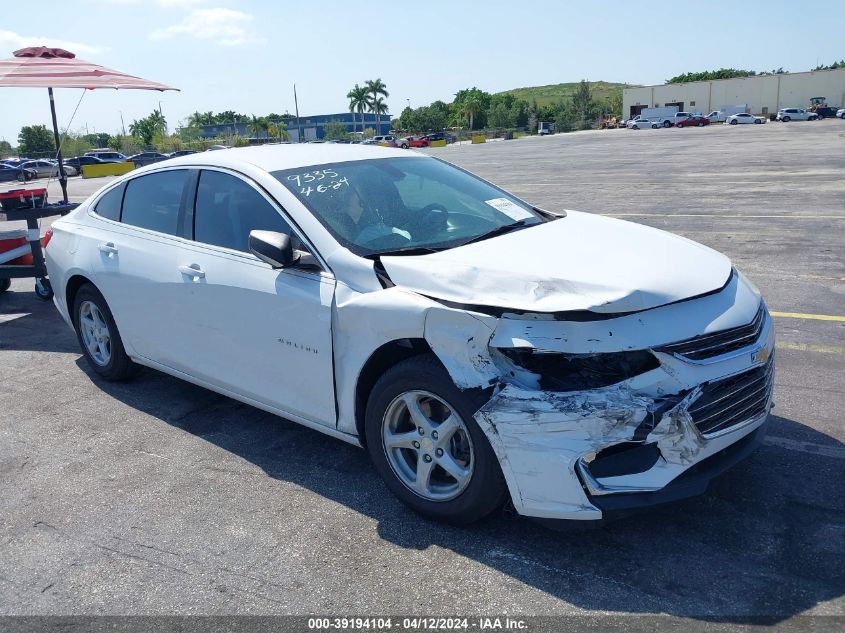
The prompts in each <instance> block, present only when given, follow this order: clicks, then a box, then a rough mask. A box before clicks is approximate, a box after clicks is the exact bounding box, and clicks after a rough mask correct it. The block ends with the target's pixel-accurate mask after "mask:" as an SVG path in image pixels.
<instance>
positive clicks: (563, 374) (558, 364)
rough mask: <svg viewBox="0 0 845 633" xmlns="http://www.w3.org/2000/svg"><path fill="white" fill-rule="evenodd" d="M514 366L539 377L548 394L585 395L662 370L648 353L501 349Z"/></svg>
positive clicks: (542, 387)
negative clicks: (652, 371) (583, 352)
mask: <svg viewBox="0 0 845 633" xmlns="http://www.w3.org/2000/svg"><path fill="white" fill-rule="evenodd" d="M498 351H499V352H501V353H502V354H503V355H504V356H505V357H507V358H508V359H509V360H510V361H511V362H512V363H514V364H515V365H517V366H518V367H521V368H522V369H525V370H527V371H530V372H531V373H533V374H537V376H538V377H539V383H540V388H541V389H544V390H546V391H582V390H587V389H598V388H599V387H607V386H609V385H614V384H616V383H618V382H622V381H623V380H627V379H628V378H633V377H634V376H639V375H640V374H643V373H645V372H647V371H651V370H652V369H657V368H658V367H660V362H659V361H658V360H657V358H656V357H655V356H654V354H652V353H651V352H649V351H648V350H636V351H631V352H613V353H606V354H565V353H562V352H546V351H543V350H535V349H525V348H522V349H517V348H498Z"/></svg>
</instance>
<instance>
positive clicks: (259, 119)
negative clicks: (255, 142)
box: [249, 114, 270, 136]
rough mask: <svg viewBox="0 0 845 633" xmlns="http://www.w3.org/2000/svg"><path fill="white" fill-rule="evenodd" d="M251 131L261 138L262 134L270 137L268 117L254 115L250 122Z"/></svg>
mask: <svg viewBox="0 0 845 633" xmlns="http://www.w3.org/2000/svg"><path fill="white" fill-rule="evenodd" d="M249 130H250V132H252V134H254V135H255V136H260V135H261V133H262V132H264V133H265V134H266V135H267V136H270V121H269V120H268V119H267V117H263V116H255V115H254V114H253V115H252V118H251V119H250V121H249Z"/></svg>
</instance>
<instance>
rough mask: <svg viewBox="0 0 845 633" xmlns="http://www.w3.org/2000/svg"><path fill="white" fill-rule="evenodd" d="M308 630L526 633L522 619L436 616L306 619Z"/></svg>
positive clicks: (525, 626)
mask: <svg viewBox="0 0 845 633" xmlns="http://www.w3.org/2000/svg"><path fill="white" fill-rule="evenodd" d="M308 628H309V629H310V630H317V631H319V630H350V631H366V630H370V631H390V630H392V629H394V628H395V629H397V630H400V631H450V630H458V631H468V630H477V631H496V630H500V631H525V630H527V629H528V624H527V622H526V621H525V620H521V619H518V618H509V617H504V618H500V617H476V618H438V617H404V618H391V617H385V618H379V617H350V618H309V619H308Z"/></svg>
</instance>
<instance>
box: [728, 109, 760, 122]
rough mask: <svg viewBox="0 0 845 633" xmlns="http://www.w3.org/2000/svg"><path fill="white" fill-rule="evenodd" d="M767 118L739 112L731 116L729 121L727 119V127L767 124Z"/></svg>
mask: <svg viewBox="0 0 845 633" xmlns="http://www.w3.org/2000/svg"><path fill="white" fill-rule="evenodd" d="M765 122H766V118H765V117H762V116H754V115H753V114H749V113H748V112H739V113H737V114H732V115H730V116H729V117H728V118H727V119H725V124H726V125H739V124H741V123H765Z"/></svg>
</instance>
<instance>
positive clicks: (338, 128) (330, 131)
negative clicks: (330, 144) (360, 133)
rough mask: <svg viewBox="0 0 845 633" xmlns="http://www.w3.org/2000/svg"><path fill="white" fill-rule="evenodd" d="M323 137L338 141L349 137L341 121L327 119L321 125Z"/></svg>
mask: <svg viewBox="0 0 845 633" xmlns="http://www.w3.org/2000/svg"><path fill="white" fill-rule="evenodd" d="M323 138H324V139H325V140H327V141H339V140H342V139H346V138H349V132H348V131H347V130H346V125H345V124H344V123H342V122H341V121H329V122H328V123H326V124H325V125H324V126H323Z"/></svg>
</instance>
